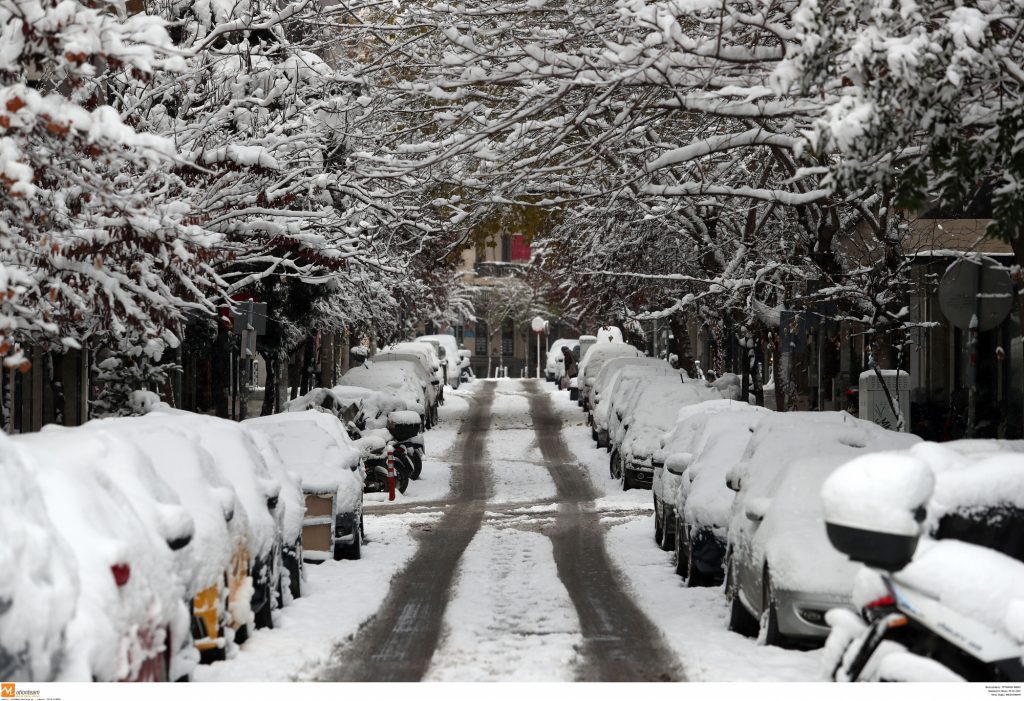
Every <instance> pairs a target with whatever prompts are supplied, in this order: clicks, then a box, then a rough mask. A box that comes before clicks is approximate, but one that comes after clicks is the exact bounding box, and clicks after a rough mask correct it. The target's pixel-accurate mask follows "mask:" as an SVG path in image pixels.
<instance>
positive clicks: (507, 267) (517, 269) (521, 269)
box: [473, 260, 528, 277]
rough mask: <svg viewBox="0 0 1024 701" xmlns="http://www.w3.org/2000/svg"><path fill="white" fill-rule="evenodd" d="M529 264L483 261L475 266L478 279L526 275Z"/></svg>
mask: <svg viewBox="0 0 1024 701" xmlns="http://www.w3.org/2000/svg"><path fill="white" fill-rule="evenodd" d="M527 265H528V263H519V262H516V263H511V262H506V261H499V260H481V261H477V262H476V263H475V264H474V265H473V273H474V274H475V275H476V276H477V277H516V276H518V275H524V274H525V273H526V267H527Z"/></svg>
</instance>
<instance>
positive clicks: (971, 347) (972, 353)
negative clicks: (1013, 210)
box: [965, 266, 985, 438]
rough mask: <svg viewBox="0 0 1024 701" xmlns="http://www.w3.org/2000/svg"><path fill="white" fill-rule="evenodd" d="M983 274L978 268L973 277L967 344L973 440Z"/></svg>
mask: <svg viewBox="0 0 1024 701" xmlns="http://www.w3.org/2000/svg"><path fill="white" fill-rule="evenodd" d="M984 274H985V268H983V267H981V266H979V267H978V270H977V272H976V273H975V275H974V278H973V279H974V285H973V287H974V290H973V292H974V294H973V295H972V298H973V300H974V314H973V315H972V316H971V323H970V328H969V329H968V333H969V334H970V336H969V337H968V342H967V355H968V357H969V364H968V365H967V431H966V433H965V435H966V437H967V438H974V433H975V427H976V425H977V420H978V323H979V319H978V315H979V314H980V312H981V309H980V307H981V305H980V303H979V301H978V291H979V289H980V288H981V276H982V275H984Z"/></svg>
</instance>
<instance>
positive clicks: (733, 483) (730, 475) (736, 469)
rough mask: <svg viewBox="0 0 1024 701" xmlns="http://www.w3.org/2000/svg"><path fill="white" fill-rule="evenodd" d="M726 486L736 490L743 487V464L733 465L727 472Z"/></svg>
mask: <svg viewBox="0 0 1024 701" xmlns="http://www.w3.org/2000/svg"><path fill="white" fill-rule="evenodd" d="M725 486H726V487H728V488H729V489H731V490H732V491H734V492H738V491H740V490H741V489H742V488H743V469H742V467H741V465H733V466H732V467H731V468H729V471H728V472H726V473H725Z"/></svg>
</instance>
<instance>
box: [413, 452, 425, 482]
mask: <svg viewBox="0 0 1024 701" xmlns="http://www.w3.org/2000/svg"><path fill="white" fill-rule="evenodd" d="M422 472H423V456H422V455H420V451H418V450H417V451H416V452H415V453H414V454H413V456H412V478H413V479H414V480H418V479H419V478H420V473H422Z"/></svg>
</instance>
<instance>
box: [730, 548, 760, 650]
mask: <svg viewBox="0 0 1024 701" xmlns="http://www.w3.org/2000/svg"><path fill="white" fill-rule="evenodd" d="M732 569H733V567H732V562H731V558H730V561H729V564H728V565H727V570H726V571H727V572H729V573H730V575H729V579H730V580H731V581H732V586H729V587H727V588H726V590H727V591H729V592H730V594H729V630H731V631H733V632H734V633H739V634H740V635H744V636H746V637H748V638H754V637H757V632H758V622H757V619H756V618H754V616H753V615H752V614H751V613H750V612H749V611H747V608H746V607H745V606H744V605H743V602H742V601H740V594H739V591H737V590H738V588H739V586H738V585H737V584H736V581H735V578H734V577H733V576H732V575H731V572H732Z"/></svg>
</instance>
